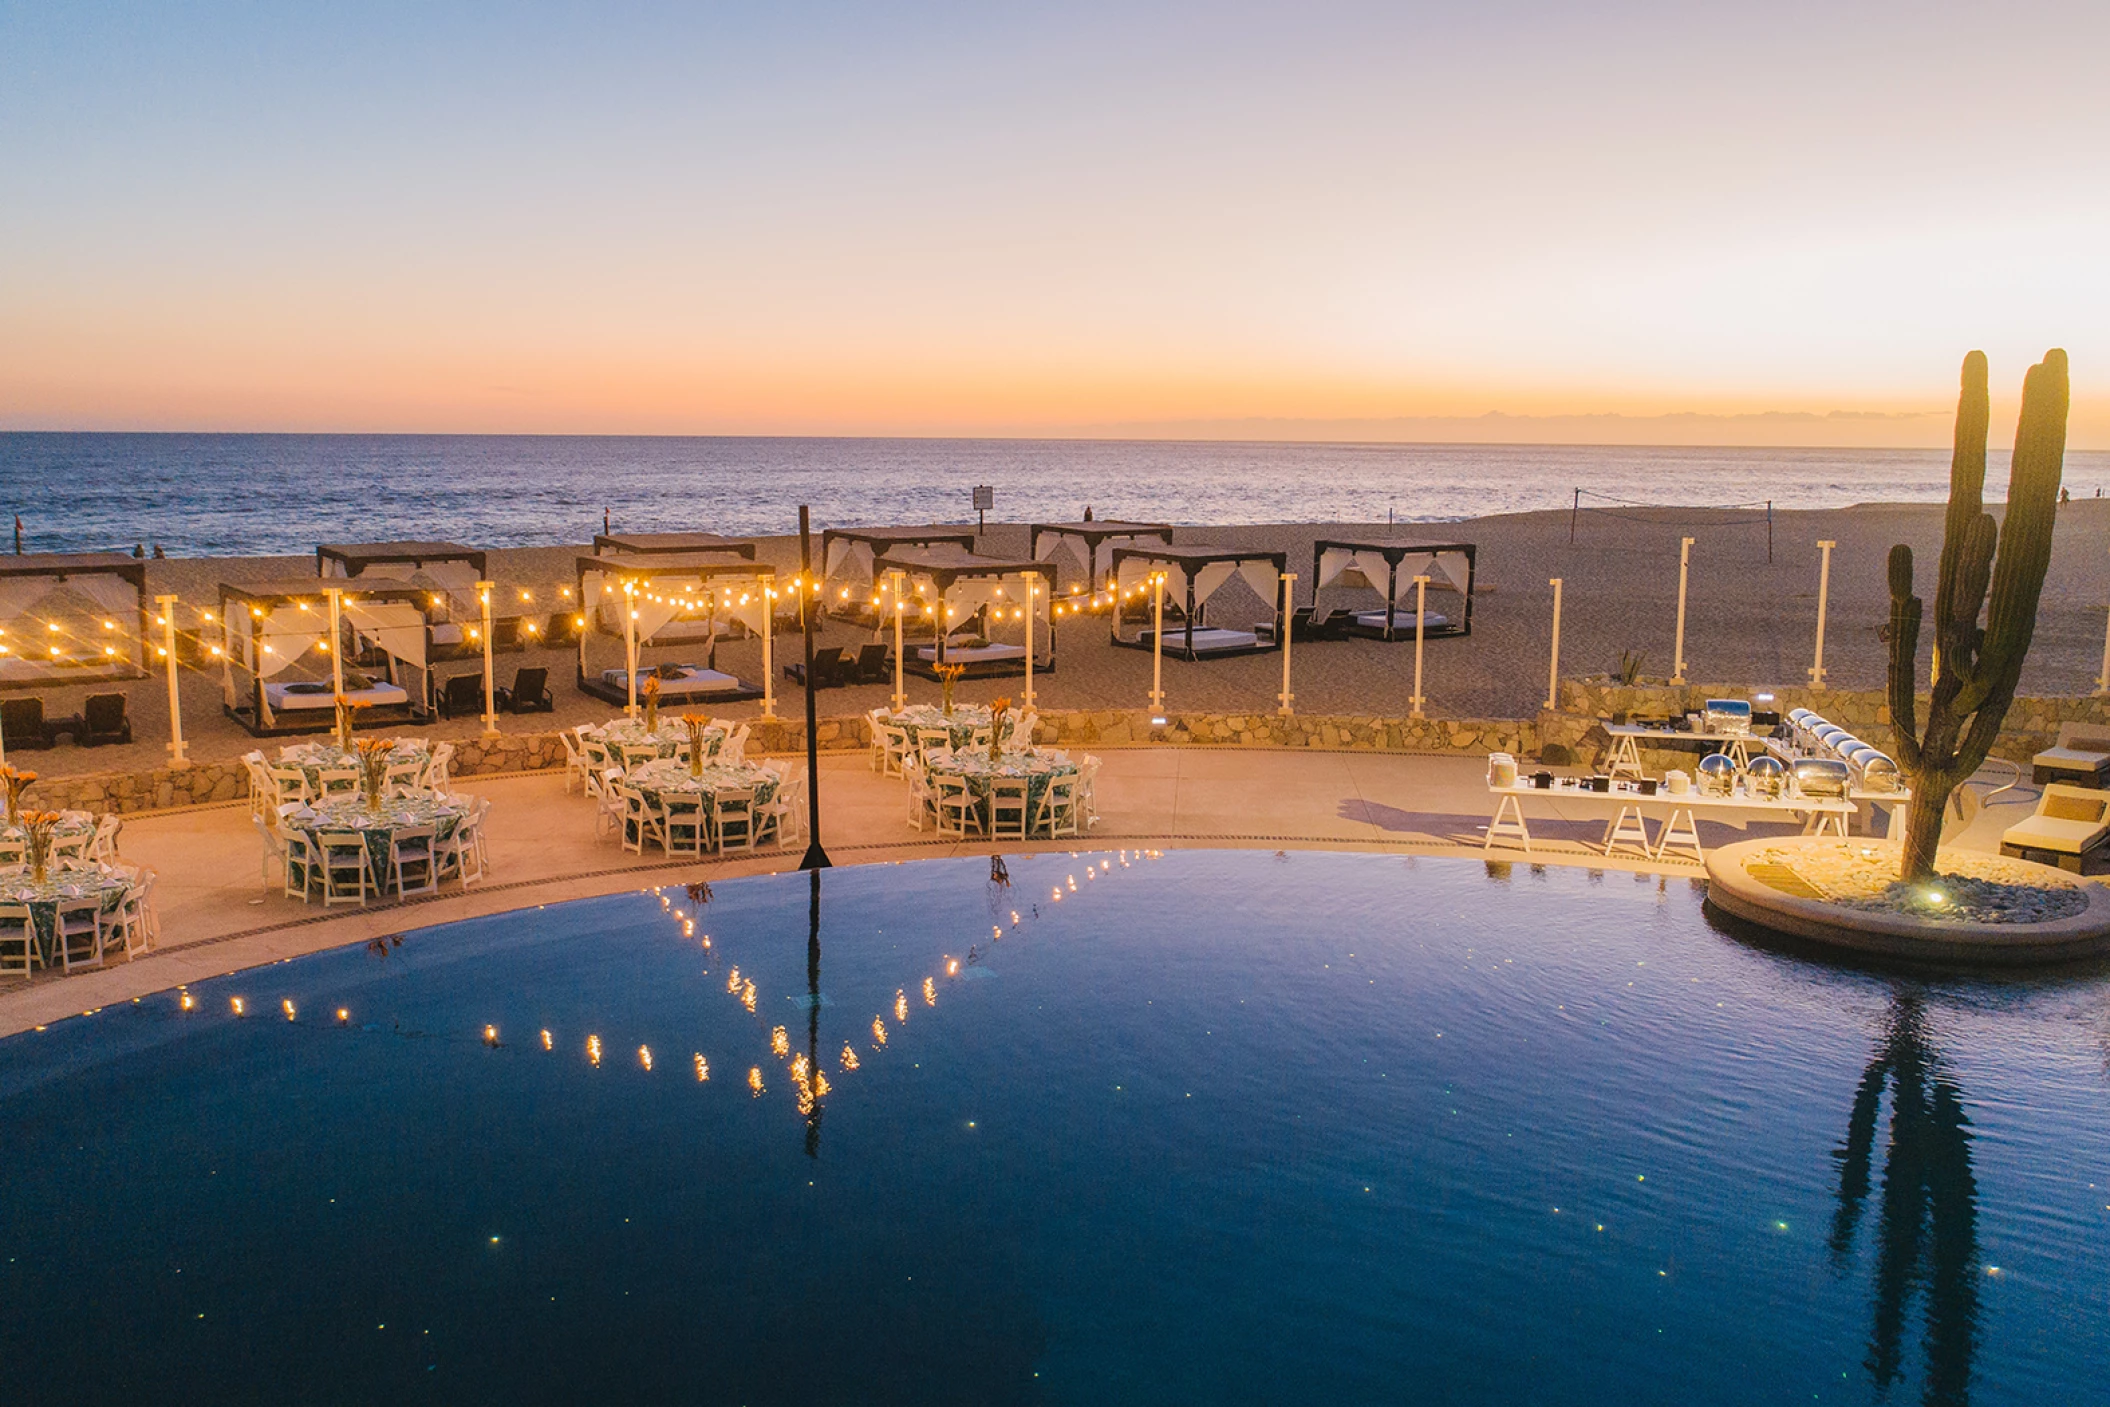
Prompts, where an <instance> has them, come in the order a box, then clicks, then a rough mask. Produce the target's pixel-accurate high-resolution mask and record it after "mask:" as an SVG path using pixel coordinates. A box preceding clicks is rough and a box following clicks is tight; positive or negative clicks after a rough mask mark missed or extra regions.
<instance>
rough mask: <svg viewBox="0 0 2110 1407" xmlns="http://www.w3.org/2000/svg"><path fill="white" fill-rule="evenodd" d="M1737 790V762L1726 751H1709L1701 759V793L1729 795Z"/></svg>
mask: <svg viewBox="0 0 2110 1407" xmlns="http://www.w3.org/2000/svg"><path fill="white" fill-rule="evenodd" d="M1735 790H1736V764H1735V763H1734V762H1731V761H1730V760H1729V754H1727V753H1725V752H1714V753H1709V754H1708V755H1707V756H1705V757H1703V758H1701V759H1700V793H1701V795H1703V796H1728V795H1729V794H1730V793H1731V792H1733V791H1735Z"/></svg>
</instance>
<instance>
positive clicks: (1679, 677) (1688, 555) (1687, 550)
mask: <svg viewBox="0 0 2110 1407" xmlns="http://www.w3.org/2000/svg"><path fill="white" fill-rule="evenodd" d="M1692 544H1693V539H1692V538H1689V537H1681V538H1679V539H1678V643H1677V646H1676V648H1674V649H1673V650H1672V651H1671V666H1670V682H1671V683H1673V684H1683V683H1684V682H1685V578H1686V573H1687V570H1688V568H1689V567H1690V566H1691V563H1692Z"/></svg>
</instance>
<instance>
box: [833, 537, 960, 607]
mask: <svg viewBox="0 0 2110 1407" xmlns="http://www.w3.org/2000/svg"><path fill="white" fill-rule="evenodd" d="M974 544H975V536H974V529H973V528H969V527H946V526H944V525H942V524H941V525H935V526H929V527H911V528H829V529H828V530H827V531H826V532H824V533H822V534H821V591H820V604H821V610H822V611H823V612H824V613H832V614H835V615H847V616H851V617H854V618H856V619H859V620H870V619H874V618H876V617H878V616H879V615H880V614H881V611H880V609H879V607H878V604H877V603H876V602H875V601H874V600H873V599H872V598H873V597H875V596H877V595H878V594H879V578H880V574H879V572H878V570H877V569H876V568H875V567H874V566H873V563H875V562H877V561H878V560H879V559H880V558H881V557H884V556H885V555H886V554H887V553H889V552H893V551H895V550H897V549H899V548H904V547H957V548H959V549H960V550H961V551H963V552H972V551H974Z"/></svg>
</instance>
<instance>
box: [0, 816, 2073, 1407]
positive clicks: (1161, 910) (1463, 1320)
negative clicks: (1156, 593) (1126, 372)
mask: <svg viewBox="0 0 2110 1407" xmlns="http://www.w3.org/2000/svg"><path fill="white" fill-rule="evenodd" d="M1008 863H1009V869H1008V875H1007V876H1006V878H1007V880H1008V883H1007V884H1003V885H999V884H997V883H994V882H993V881H992V878H991V873H990V862H989V861H988V860H987V859H985V858H974V859H964V860H931V861H919V862H915V863H911V864H897V865H868V866H862V867H854V868H846V869H838V870H831V871H828V872H827V873H826V874H824V875H816V876H813V877H811V878H810V879H809V876H807V875H799V874H793V875H778V876H767V877H757V878H752V879H735V880H729V881H725V882H723V883H720V884H718V885H716V886H714V888H715V891H716V892H715V895H714V896H713V897H711V898H710V899H709V900H708V901H707V902H705V901H703V900H702V899H701V896H700V895H690V894H688V893H685V892H684V890H683V889H682V888H681V887H680V886H678V885H676V886H670V887H669V888H667V889H666V890H665V891H664V893H663V894H661V893H654V892H639V893H633V894H628V895H619V896H615V897H611V898H606V899H596V900H588V901H583V902H579V903H573V904H564V905H553V906H550V907H548V908H537V909H532V910H526V911H522V912H519V913H513V914H503V915H496V916H492V917H489V918H481V919H476V920H472V921H468V922H463V923H456V924H450V925H446V926H442V927H438V928H433V929H428V930H422V931H419V932H416V933H412V934H410V935H409V936H408V937H406V938H405V939H404V941H403V943H402V946H400V947H397V948H392V949H391V948H388V947H386V946H385V945H384V947H383V948H382V950H381V951H380V952H379V953H375V952H372V951H366V950H362V949H361V948H359V947H357V946H354V947H352V948H348V949H341V950H338V951H335V952H329V953H323V954H318V955H316V956H313V957H308V958H301V959H297V960H294V961H290V962H285V963H278V964H273V965H270V966H266V967H261V968H257V969H254V970H252V971H248V972H242V973H236V974H233V975H231V976H227V977H220V978H214V979H212V980H210V981H205V982H199V983H196V984H194V985H193V986H192V987H191V988H190V989H189V991H190V995H191V998H192V999H193V1001H194V1003H195V1006H194V1009H191V1010H188V1011H186V1010H183V1009H182V1008H181V1004H180V1001H179V998H178V996H177V995H176V994H175V993H164V994H161V995H158V996H152V997H148V998H146V999H144V1000H143V1001H142V1002H141V1003H139V1004H138V1005H131V1004H125V1005H120V1006H114V1007H111V1008H109V1009H107V1010H104V1011H102V1012H100V1013H98V1014H96V1015H93V1016H89V1017H83V1018H79V1019H75V1020H69V1021H64V1022H60V1023H58V1024H55V1025H53V1026H52V1027H51V1028H50V1029H49V1030H46V1031H39V1032H31V1033H25V1034H23V1035H21V1036H17V1037H14V1038H12V1039H9V1040H6V1041H0V1131H4V1140H5V1142H4V1146H5V1147H6V1148H7V1151H8V1155H9V1167H10V1173H9V1176H8V1179H7V1186H8V1196H7V1199H6V1209H5V1210H4V1211H0V1304H5V1305H7V1306H9V1307H10V1308H11V1309H13V1310H14V1311H15V1312H13V1313H10V1314H7V1315H4V1316H0V1400H4V1401H6V1402H9V1403H21V1404H25V1407H27V1404H42V1403H61V1402H63V1403H73V1404H100V1403H115V1404H127V1405H128V1407H129V1405H130V1404H138V1403H144V1402H154V1403H192V1402H196V1403H211V1404H214V1407H226V1405H227V1404H236V1403H252V1402H254V1403H291V1402H300V1403H334V1402H344V1403H371V1402H392V1403H410V1402H418V1403H423V1402H431V1403H448V1404H466V1403H485V1402H490V1403H545V1402H547V1403H582V1402H608V1403H623V1404H656V1403H745V1404H750V1405H751V1407H762V1404H773V1403H786V1404H807V1403H850V1402H856V1403H872V1404H879V1403H902V1404H915V1407H926V1405H927V1404H944V1403H955V1402H957V1403H963V1404H966V1403H972V1404H978V1407H979V1405H981V1404H1004V1403H1042V1404H1051V1405H1052V1404H1078V1405H1079V1407H1087V1405H1088V1407H1118V1405H1119V1404H1129V1403H1134V1404H1138V1405H1139V1407H1143V1405H1145V1404H1147V1407H1166V1405H1167V1404H1195V1405H1196V1407H1204V1404H1206V1407H1227V1405H1229V1404H1245V1403H1252V1404H1256V1407H1258V1405H1259V1404H1268V1407H1273V1404H1280V1403H1326V1404H1341V1405H1342V1407H1359V1405H1360V1404H1365V1403H1372V1404H1375V1403H1397V1402H1432V1403H1434V1402H1441V1403H1460V1404H1479V1403H1487V1404H1504V1405H1505V1407H1507V1404H1516V1403H1548V1404H1553V1403H1559V1404H1578V1405H1580V1407H1597V1405H1598V1404H1602V1407H1654V1404H1662V1407H1692V1404H1700V1403H1704V1404H1709V1407H1743V1404H1751V1405H1752V1407H1772V1404H1778V1403H1794V1402H1804V1403H1807V1402H1818V1403H1826V1404H1852V1407H1884V1405H1885V1404H1888V1405H1889V1407H1905V1405H1906V1404H1914V1403H1925V1404H1947V1405H1948V1407H1963V1404H1965V1403H1967V1402H1968V1403H1977V1404H1981V1407H1996V1405H1997V1404H2030V1407H2038V1404H2080V1403H2095V1402H2100V1401H2102V1400H2103V1384H2104V1382H2105V1380H2106V1378H2110V1319H2106V1317H2105V1313H2104V1307H2105V1305H2106V1303H2110V1074H2106V1065H2105V1054H2106V1050H2110V1027H2106V1024H2105V1017H2104V1009H2105V1008H2104V998H2105V996H2106V994H2110V978H2106V975H2105V973H2106V966H2105V964H2103V963H2101V962H2096V963H2092V964H2088V965H2085V966H2082V967H2079V968H2075V969H2069V970H2067V971H2064V972H2060V973H2036V974H2030V975H2026V976H2010V977H2001V978H1997V979H1996V978H1972V977H1966V976H1957V975H1944V974H1941V973H1927V972H1920V973H1913V974H1899V973H1893V972H1888V971H1883V970H1872V969H1867V968H1861V967H1856V966H1853V965H1850V964H1845V963H1839V962H1835V961H1831V960H1824V959H1818V958H1814V957H1812V956H1810V955H1809V954H1807V953H1805V952H1801V951H1785V950H1781V949H1779V948H1777V947H1774V946H1772V945H1770V944H1768V943H1765V942H1761V941H1755V940H1753V939H1752V938H1751V937H1749V936H1748V934H1747V933H1746V932H1745V931H1743V930H1741V929H1740V928H1738V927H1737V926H1734V925H1731V924H1727V923H1726V921H1719V920H1716V919H1714V918H1713V917H1712V916H1710V915H1709V914H1708V913H1707V912H1706V911H1705V910H1704V909H1703V908H1702V904H1701V898H1700V894H1699V892H1698V889H1699V886H1698V885H1696V884H1692V883H1687V882H1685V881H1682V880H1664V879H1661V878H1658V877H1654V876H1640V875H1629V874H1620V873H1613V874H1604V873H1593V872H1587V871H1584V870H1580V869H1554V870H1551V871H1535V870H1533V869H1532V867H1530V866H1527V865H1523V864H1517V865H1510V864H1507V863H1503V864H1487V865H1483V864H1481V863H1478V862H1470V861H1463V860H1455V859H1442V860H1426V859H1424V860H1414V859H1405V858H1401V857H1397V856H1383V855H1340V854H1323V853H1314V852H1299V853H1296V854H1290V855H1283V856H1270V855H1267V854H1265V853H1261V852H1251V851H1215V852H1207V851H1204V852H1174V853H1172V854H1169V855H1167V856H1165V857H1164V858H1163V859H1162V860H1151V859H1147V858H1145V857H1143V856H1140V855H1138V854H1136V853H1134V852H1096V853H1093V852H1087V853H1083V854H1077V855H1064V854H1051V855H1033V856H1013V857H1011V858H1010V859H1009V862H1008ZM816 881H817V883H818V885H819V891H818V897H817V898H816V896H815V891H814V890H813V889H810V888H809V883H812V882H816ZM690 923H693V925H694V931H693V932H691V931H689V928H688V924H690ZM707 938H708V940H709V941H708V946H707V945H706V939H707ZM955 961H957V963H958V967H957V968H955V967H954V966H953V963H954V962H955ZM237 998H239V999H240V1000H241V1002H242V1013H243V1014H237V1012H236V1010H235V1007H234V1003H235V1001H236V999H237ZM340 1011H341V1012H342V1013H343V1015H342V1017H341V1019H340V1017H339V1012H340ZM487 1030H488V1031H489V1033H490V1034H489V1037H488V1039H487V1037H486V1031H487ZM846 1052H847V1055H846ZM699 1059H700V1060H701V1062H702V1064H701V1065H699V1063H698V1062H699ZM853 1062H854V1068H853ZM816 1069H817V1070H818V1071H819V1072H820V1073H821V1074H823V1075H824V1076H825V1078H826V1081H827V1084H828V1086H829V1088H828V1089H827V1090H825V1091H823V1090H821V1089H820V1088H819V1086H818V1085H817V1084H815V1083H814V1081H813V1072H814V1071H815V1070H816ZM750 1072H752V1074H750ZM702 1073H707V1074H708V1076H709V1078H708V1079H707V1080H705V1079H699V1078H698V1076H699V1074H702ZM802 1082H803V1087H802Z"/></svg>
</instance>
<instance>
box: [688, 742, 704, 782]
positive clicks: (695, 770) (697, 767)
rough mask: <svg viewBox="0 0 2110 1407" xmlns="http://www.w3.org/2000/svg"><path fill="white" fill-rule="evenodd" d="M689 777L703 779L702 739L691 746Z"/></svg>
mask: <svg viewBox="0 0 2110 1407" xmlns="http://www.w3.org/2000/svg"><path fill="white" fill-rule="evenodd" d="M689 775H690V776H691V777H701V776H702V775H703V739H701V738H698V739H696V740H695V741H694V742H692V743H690V744H689Z"/></svg>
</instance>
